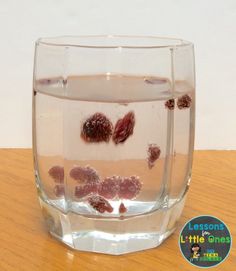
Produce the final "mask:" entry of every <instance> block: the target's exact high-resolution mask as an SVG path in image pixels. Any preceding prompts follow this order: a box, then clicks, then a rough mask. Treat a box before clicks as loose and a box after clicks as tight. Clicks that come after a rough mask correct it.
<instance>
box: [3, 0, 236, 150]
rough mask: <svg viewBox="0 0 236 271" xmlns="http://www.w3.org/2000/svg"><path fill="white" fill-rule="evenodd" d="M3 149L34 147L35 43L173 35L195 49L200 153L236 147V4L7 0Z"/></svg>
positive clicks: (228, 0)
mask: <svg viewBox="0 0 236 271" xmlns="http://www.w3.org/2000/svg"><path fill="white" fill-rule="evenodd" d="M0 33H1V40H0V49H1V50H0V74H1V77H0V78H1V84H0V125H1V127H0V147H31V87H32V69H33V53H34V41H35V40H36V39H37V38H38V37H41V36H55V35H79V34H85V35H86V34H126V35H160V36H169V37H171V36H173V37H180V38H183V39H186V40H190V41H192V42H193V43H194V44H195V56H196V74H197V78H196V79H197V115H196V140H195V148H196V149H236V0H163V1H159V0H116V1H114V0H20V1H18V0H0Z"/></svg>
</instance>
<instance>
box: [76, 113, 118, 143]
mask: <svg viewBox="0 0 236 271" xmlns="http://www.w3.org/2000/svg"><path fill="white" fill-rule="evenodd" d="M112 130H113V126H112V123H111V122H110V120H109V119H108V118H107V117H106V116H105V115H104V114H102V113H95V114H93V115H92V116H91V117H89V118H88V119H87V120H86V121H85V122H84V123H83V125H82V131H81V137H82V138H83V139H84V140H85V141H86V142H102V141H105V142H108V141H109V140H110V137H111V135H112Z"/></svg>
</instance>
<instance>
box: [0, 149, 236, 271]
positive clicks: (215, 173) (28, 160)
mask: <svg viewBox="0 0 236 271" xmlns="http://www.w3.org/2000/svg"><path fill="white" fill-rule="evenodd" d="M0 213H1V217H0V271H21V270H24V271H28V270H29V271H34V270H35V271H37V270H42V271H47V270H50V271H54V270H55V271H56V270H58V271H59V270H60V271H61V270H63V271H64V270H69V271H71V270H80V271H81V270H96V271H102V270H111V271H116V270H119V271H123V270H125V271H126V270H132V271H137V270H142V271H146V270H148V271H150V270H155V271H157V270H158V271H162V270H168V271H169V270H174V271H175V270H181V271H185V270H186V271H187V270H188V271H189V270H199V269H198V268H197V267H194V266H191V265H190V264H189V263H188V262H187V261H186V260H185V259H184V258H183V257H182V255H181V253H180V251H179V248H178V234H179V231H180V229H181V227H182V226H183V225H184V224H185V222H186V221H187V220H188V219H190V218H192V217H194V216H197V215H202V214H210V215H214V216H217V217H219V218H220V219H222V220H223V221H224V222H225V223H226V224H227V225H228V226H229V228H230V230H231V234H232V236H233V237H235V235H236V214H235V213H236V151H196V152H195V155H194V166H193V176H192V183H191V186H190V190H189V194H188V199H187V202H186V205H185V208H184V211H183V215H182V217H181V219H180V222H179V226H178V229H177V230H176V231H175V233H174V234H173V235H172V236H171V237H169V238H168V239H167V240H166V241H165V242H164V243H163V244H162V245H161V246H160V247H158V248H155V249H150V250H146V251H142V252H137V253H131V254H127V255H123V256H109V255H103V254H95V253H86V252H78V251H74V250H72V249H70V248H69V247H66V246H65V245H63V244H61V243H60V242H58V241H57V240H55V239H54V238H52V237H51V236H50V235H49V234H48V233H47V231H46V228H45V226H44V222H43V219H42V216H41V211H40V207H39V203H38V199H37V196H36V189H35V185H34V176H33V165H32V153H31V150H28V149H1V150H0ZM235 243H236V241H235V242H233V246H232V250H231V253H230V255H229V257H228V258H227V259H226V261H225V262H223V263H222V264H220V265H219V266H217V267H215V268H214V270H221V271H223V270H227V271H230V270H232V271H233V270H236V245H235Z"/></svg>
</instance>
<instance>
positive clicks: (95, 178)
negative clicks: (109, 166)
mask: <svg viewBox="0 0 236 271" xmlns="http://www.w3.org/2000/svg"><path fill="white" fill-rule="evenodd" d="M70 177H71V178H72V179H74V180H76V181H80V182H82V183H97V182H99V179H100V177H99V175H98V172H97V171H96V170H95V169H94V168H92V167H90V166H86V167H80V166H75V167H73V168H72V169H71V171H70Z"/></svg>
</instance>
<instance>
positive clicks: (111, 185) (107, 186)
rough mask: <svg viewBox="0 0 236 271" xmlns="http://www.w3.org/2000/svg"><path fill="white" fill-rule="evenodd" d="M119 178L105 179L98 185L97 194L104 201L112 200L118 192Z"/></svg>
mask: <svg viewBox="0 0 236 271" xmlns="http://www.w3.org/2000/svg"><path fill="white" fill-rule="evenodd" d="M120 180H121V177H119V176H112V177H107V178H105V179H104V181H102V182H101V183H100V185H99V189H98V194H99V195H100V196H103V197H104V198H106V199H113V198H114V197H115V196H116V195H117V192H118V189H119V183H120Z"/></svg>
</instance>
